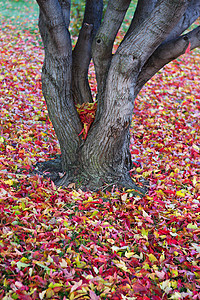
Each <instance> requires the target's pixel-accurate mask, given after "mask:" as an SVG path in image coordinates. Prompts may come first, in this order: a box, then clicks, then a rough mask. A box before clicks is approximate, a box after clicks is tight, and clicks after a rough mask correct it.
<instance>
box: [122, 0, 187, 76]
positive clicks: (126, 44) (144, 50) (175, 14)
mask: <svg viewBox="0 0 200 300" xmlns="http://www.w3.org/2000/svg"><path fill="white" fill-rule="evenodd" d="M187 3H188V1H187V0H181V1H179V0H163V1H161V2H160V3H159V5H157V6H156V7H155V9H154V10H153V11H152V13H151V14H150V16H149V17H148V18H147V19H146V20H145V21H144V22H143V23H142V24H141V25H139V26H138V27H136V28H135V29H134V30H133V31H132V32H131V34H130V35H129V36H128V37H127V38H126V39H124V40H123V41H122V43H121V45H120V46H119V48H118V50H117V53H119V54H120V53H121V54H122V53H123V55H126V56H129V55H132V57H133V59H134V60H137V61H138V66H139V68H142V66H143V65H144V63H145V62H146V61H147V59H148V58H149V57H150V56H151V55H152V53H153V52H154V51H155V50H156V48H157V47H158V46H159V45H160V44H161V43H162V42H163V40H165V38H166V37H167V36H168V34H169V33H170V32H171V30H172V29H173V28H174V26H175V25H176V24H177V23H178V21H179V20H180V18H181V17H182V15H183V14H184V12H185V10H186V7H187ZM137 71H138V70H136V72H137Z"/></svg>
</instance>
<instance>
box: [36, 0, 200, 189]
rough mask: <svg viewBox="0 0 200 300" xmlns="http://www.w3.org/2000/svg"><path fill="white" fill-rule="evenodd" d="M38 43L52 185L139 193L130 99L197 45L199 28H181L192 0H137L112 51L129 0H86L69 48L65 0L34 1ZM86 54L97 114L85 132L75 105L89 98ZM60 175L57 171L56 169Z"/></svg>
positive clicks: (193, 14) (197, 9) (193, 9)
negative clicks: (54, 143) (52, 150)
mask: <svg viewBox="0 0 200 300" xmlns="http://www.w3.org/2000/svg"><path fill="white" fill-rule="evenodd" d="M36 1H37V3H38V5H39V7H40V15H39V29H40V33H41V37H42V40H43V44H44V49H45V59H44V65H43V69H42V90H43V95H44V97H45V100H46V103H47V108H48V112H49V116H50V119H51V121H52V123H53V126H54V129H55V132H56V135H57V137H58V140H59V143H60V148H61V159H57V160H54V161H49V162H46V163H45V164H44V165H43V166H42V167H41V169H42V168H46V169H47V168H49V170H51V171H52V170H53V169H55V170H57V171H60V170H61V168H62V173H63V174H62V175H59V176H57V178H56V183H57V184H58V185H66V186H67V185H68V184H69V183H71V182H77V181H80V182H81V184H82V185H85V186H88V187H89V188H91V189H93V188H99V187H101V186H103V185H104V184H105V183H106V184H108V185H113V184H116V185H118V186H124V187H127V188H133V189H136V190H137V191H139V192H141V193H143V192H144V191H145V188H144V187H141V186H138V185H135V184H134V183H133V181H132V179H131V177H130V172H129V171H130V170H131V169H132V161H131V156H130V151H129V128H130V124H131V119H132V113H133V108H134V100H135V98H136V96H137V94H138V93H139V91H140V90H141V88H142V87H143V85H144V84H145V83H146V82H147V81H148V80H149V79H150V78H151V77H152V76H153V75H154V74H155V73H156V72H157V71H158V70H160V69H161V68H162V67H163V66H164V65H165V64H167V63H168V62H170V61H172V60H173V59H175V58H177V57H178V56H180V55H181V54H183V53H185V52H186V50H187V49H191V50H192V49H194V48H196V47H199V46H200V26H198V27H196V28H195V29H193V30H191V31H189V32H188V33H185V34H183V32H184V31H185V30H186V29H187V28H188V27H189V26H190V25H191V24H192V23H193V22H194V21H195V20H196V19H197V18H198V17H199V15H200V1H199V0H138V2H137V6H136V10H135V12H134V15H133V18H132V21H131V24H130V27H129V29H128V31H127V33H126V35H125V36H124V38H123V40H122V42H121V44H120V46H119V47H118V49H117V51H116V53H115V54H114V55H113V54H112V48H113V43H114V40H115V37H116V35H117V32H118V30H119V28H120V26H121V24H122V22H123V19H124V17H125V14H126V11H127V9H128V8H129V5H130V2H131V1H130V0H109V2H108V5H107V8H106V12H105V16H104V18H103V21H102V23H101V19H102V10H103V1H102V0H86V4H85V12H84V19H83V23H82V27H81V29H80V32H79V36H78V40H77V43H76V46H75V48H74V50H73V51H72V44H71V38H70V33H69V30H68V27H69V22H70V0H36ZM91 58H92V59H93V62H94V66H95V72H96V79H97V85H98V94H97V102H98V107H97V112H96V116H95V121H94V123H93V124H92V126H91V128H90V130H89V132H88V135H87V138H86V139H85V140H83V138H82V135H80V133H81V132H82V128H83V127H82V126H83V125H82V123H81V121H80V118H79V116H78V113H77V110H76V107H75V104H76V103H79V104H82V103H84V102H92V101H93V100H92V96H91V91H90V87H89V83H88V68H89V64H90V61H91ZM59 174H60V173H59Z"/></svg>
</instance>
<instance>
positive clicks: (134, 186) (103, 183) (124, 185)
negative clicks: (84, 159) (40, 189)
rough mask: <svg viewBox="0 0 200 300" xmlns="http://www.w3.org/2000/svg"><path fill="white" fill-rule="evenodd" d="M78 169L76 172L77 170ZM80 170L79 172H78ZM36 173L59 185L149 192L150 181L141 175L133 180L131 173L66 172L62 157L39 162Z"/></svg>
mask: <svg viewBox="0 0 200 300" xmlns="http://www.w3.org/2000/svg"><path fill="white" fill-rule="evenodd" d="M75 169H76V172H75ZM77 170H78V172H77ZM35 173H37V174H40V175H42V176H43V177H45V178H50V179H51V180H52V181H54V183H55V184H56V185H57V186H63V187H71V188H80V189H82V190H91V191H94V192H95V191H96V192H97V191H99V190H110V191H111V190H112V189H113V187H115V188H118V189H119V190H124V189H129V190H131V191H132V193H133V194H134V195H139V196H140V197H143V196H144V195H145V194H146V193H147V192H148V186H149V183H148V182H147V181H146V180H144V178H142V177H140V178H137V179H135V178H134V177H133V180H132V178H131V176H130V174H129V173H124V174H121V176H116V174H115V175H113V176H112V174H109V175H108V176H107V175H106V174H102V176H101V178H100V177H98V178H97V177H96V178H95V177H90V176H88V174H85V173H84V171H82V170H81V169H78V168H74V170H72V172H71V174H70V175H69V174H66V173H65V172H63V170H62V165H61V157H58V158H56V159H53V160H49V161H45V162H40V163H37V164H36V166H35Z"/></svg>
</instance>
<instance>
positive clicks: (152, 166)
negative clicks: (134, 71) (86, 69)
mask: <svg viewBox="0 0 200 300" xmlns="http://www.w3.org/2000/svg"><path fill="white" fill-rule="evenodd" d="M3 25H4V30H3V31H2V30H1V38H0V43H1V48H0V49H1V50H0V51H1V65H2V68H1V74H0V79H1V83H0V91H1V95H2V96H1V100H0V101H1V118H0V213H1V218H0V220H1V226H0V234H1V235H0V266H1V268H0V299H24V300H29V299H63V300H64V299H70V300H73V299H93V300H98V299H113V300H117V299H145V300H147V299H153V300H158V299H200V244H199V240H200V92H199V71H200V70H199V59H200V52H199V50H195V51H192V52H191V53H190V54H188V53H186V54H185V55H183V56H182V57H181V58H179V59H177V60H175V61H174V62H172V63H170V64H168V65H167V66H166V67H164V68H163V70H162V71H160V72H159V73H158V74H157V75H155V76H154V77H153V78H152V79H151V81H150V82H149V83H148V84H147V85H146V86H145V87H144V88H143V90H142V91H141V93H140V95H139V96H138V98H137V99H136V105H135V109H134V114H133V122H132V128H131V146H130V149H131V153H132V157H133V159H134V160H138V161H139V162H140V164H141V167H136V171H137V175H133V179H134V180H137V178H139V177H141V176H142V177H144V178H146V179H147V180H149V182H150V190H149V192H148V194H147V195H146V196H145V197H143V198H142V199H140V198H138V197H135V196H133V193H132V191H131V190H127V191H124V192H119V191H118V190H117V188H115V187H113V191H112V192H105V193H104V192H99V193H92V192H89V191H88V192H83V191H81V190H78V191H76V190H73V189H69V188H68V189H67V188H65V189H63V188H57V187H55V185H54V184H53V182H51V181H50V180H49V179H44V178H42V177H40V176H38V175H31V176H30V173H29V171H30V169H32V168H33V165H34V164H35V163H36V162H41V161H45V160H47V159H49V158H51V157H54V156H56V155H57V154H58V153H59V145H58V141H57V140H56V136H55V133H54V130H53V128H52V125H51V122H50V120H49V118H48V115H47V109H46V105H45V102H44V99H43V97H42V93H41V82H40V72H41V66H42V61H43V52H42V49H41V47H39V45H38V43H37V37H36V35H33V34H32V33H31V32H30V31H28V30H25V31H21V30H19V28H18V27H16V26H14V25H12V24H3ZM92 70H93V69H91V76H93V74H92V72H93V71H92ZM91 85H92V88H93V91H95V88H96V87H95V85H94V83H93V82H91ZM79 109H80V111H82V121H83V122H84V118H85V120H86V121H87V126H89V125H88V124H91V118H90V117H91V114H92V115H93V114H94V107H89V109H90V111H89V113H90V115H89V119H88V117H87V116H85V115H84V107H82V108H81V107H79ZM91 109H92V111H91ZM87 126H86V127H85V128H86V131H85V132H84V137H86V136H85V135H86V134H87V129H88V127H87Z"/></svg>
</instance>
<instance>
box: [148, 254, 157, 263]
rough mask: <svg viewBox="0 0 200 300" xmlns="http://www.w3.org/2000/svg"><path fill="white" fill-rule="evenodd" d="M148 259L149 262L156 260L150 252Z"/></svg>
mask: <svg viewBox="0 0 200 300" xmlns="http://www.w3.org/2000/svg"><path fill="white" fill-rule="evenodd" d="M149 260H150V262H155V261H157V258H156V257H155V256H154V255H153V254H152V253H150V254H149Z"/></svg>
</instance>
